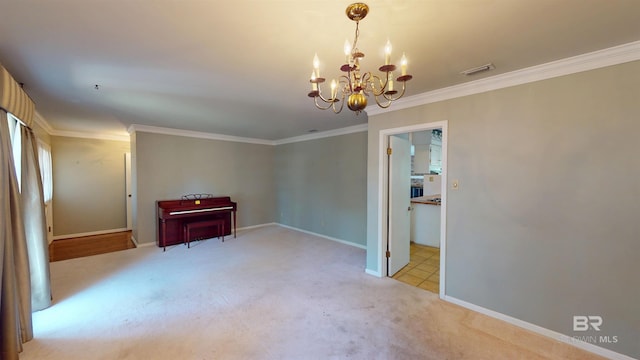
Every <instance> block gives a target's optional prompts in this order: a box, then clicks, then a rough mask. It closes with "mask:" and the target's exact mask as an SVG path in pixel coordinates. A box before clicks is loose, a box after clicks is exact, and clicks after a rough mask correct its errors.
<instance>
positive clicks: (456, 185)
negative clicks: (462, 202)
mask: <svg viewBox="0 0 640 360" xmlns="http://www.w3.org/2000/svg"><path fill="white" fill-rule="evenodd" d="M459 186H460V184H459V182H458V180H453V181H452V182H451V189H453V190H458V187H459Z"/></svg>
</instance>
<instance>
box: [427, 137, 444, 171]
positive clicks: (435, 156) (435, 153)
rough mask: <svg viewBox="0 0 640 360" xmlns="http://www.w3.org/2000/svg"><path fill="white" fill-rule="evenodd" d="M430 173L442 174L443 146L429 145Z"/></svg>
mask: <svg viewBox="0 0 640 360" xmlns="http://www.w3.org/2000/svg"><path fill="white" fill-rule="evenodd" d="M429 172H430V173H437V174H440V173H442V145H437V144H431V145H429Z"/></svg>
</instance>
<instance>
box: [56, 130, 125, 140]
mask: <svg viewBox="0 0 640 360" xmlns="http://www.w3.org/2000/svg"><path fill="white" fill-rule="evenodd" d="M49 135H51V136H64V137H72V138H81V139H96V140H109V141H126V142H129V141H131V139H130V137H129V135H128V134H126V135H116V134H104V133H88V132H80V131H67V130H54V131H52V132H50V133H49Z"/></svg>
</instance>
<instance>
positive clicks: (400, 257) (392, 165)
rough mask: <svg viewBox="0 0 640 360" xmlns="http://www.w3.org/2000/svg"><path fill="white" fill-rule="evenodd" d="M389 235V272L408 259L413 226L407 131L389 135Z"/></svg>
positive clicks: (388, 274)
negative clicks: (410, 234)
mask: <svg viewBox="0 0 640 360" xmlns="http://www.w3.org/2000/svg"><path fill="white" fill-rule="evenodd" d="M389 146H390V148H391V154H390V155H389V192H388V194H389V210H388V211H389V237H388V240H387V241H388V242H387V244H388V248H387V250H388V251H389V252H390V254H389V257H388V258H387V261H388V264H387V276H393V275H394V274H395V273H397V272H398V271H400V269H402V268H403V267H405V266H406V265H407V264H408V263H409V257H410V238H409V232H410V228H411V144H410V142H409V139H408V137H407V135H406V134H405V135H391V136H389Z"/></svg>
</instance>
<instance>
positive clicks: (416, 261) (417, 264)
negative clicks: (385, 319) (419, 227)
mask: <svg viewBox="0 0 640 360" xmlns="http://www.w3.org/2000/svg"><path fill="white" fill-rule="evenodd" d="M393 278H394V279H396V280H398V281H402V282H403V283H406V284H409V285H412V286H417V287H419V288H421V289H425V290H429V291H431V292H434V293H438V292H439V291H440V249H438V248H435V247H431V246H425V245H418V244H415V243H411V257H410V259H409V264H407V266H405V267H403V268H402V269H401V270H400V271H398V272H397V273H396V274H395V275H393Z"/></svg>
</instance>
